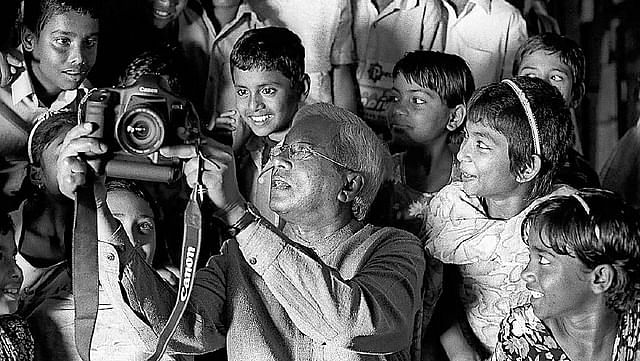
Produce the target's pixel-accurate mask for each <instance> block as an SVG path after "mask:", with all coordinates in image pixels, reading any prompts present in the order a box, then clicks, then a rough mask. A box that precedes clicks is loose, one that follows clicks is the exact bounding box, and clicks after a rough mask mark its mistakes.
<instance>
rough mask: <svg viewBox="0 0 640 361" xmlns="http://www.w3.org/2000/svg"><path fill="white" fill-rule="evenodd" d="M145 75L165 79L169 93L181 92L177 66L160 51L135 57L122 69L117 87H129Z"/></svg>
mask: <svg viewBox="0 0 640 361" xmlns="http://www.w3.org/2000/svg"><path fill="white" fill-rule="evenodd" d="M145 74H155V75H161V76H163V77H165V78H166V79H167V81H168V84H169V87H170V88H171V91H172V92H173V93H175V94H180V93H181V92H182V90H183V88H182V84H181V82H180V76H179V71H178V65H177V64H176V63H175V61H174V60H173V59H172V57H171V56H169V54H167V53H165V52H162V51H145V52H143V53H142V54H140V55H138V56H136V57H135V58H134V59H133V60H131V62H130V63H129V64H128V65H127V67H126V68H125V69H124V72H123V74H122V75H121V76H120V78H119V80H118V85H117V86H118V87H119V88H126V87H130V86H132V85H133V84H134V83H135V82H136V81H137V80H138V79H139V78H140V77H141V76H142V75H145Z"/></svg>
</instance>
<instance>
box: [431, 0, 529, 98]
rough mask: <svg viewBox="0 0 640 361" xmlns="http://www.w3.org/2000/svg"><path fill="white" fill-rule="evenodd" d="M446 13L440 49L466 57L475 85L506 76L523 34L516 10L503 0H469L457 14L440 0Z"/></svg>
mask: <svg viewBox="0 0 640 361" xmlns="http://www.w3.org/2000/svg"><path fill="white" fill-rule="evenodd" d="M443 4H444V6H445V8H446V9H447V13H448V24H447V38H446V45H445V49H444V52H445V53H449V54H456V55H459V56H460V57H462V58H463V59H464V60H466V62H467V64H468V65H469V68H471V73H472V74H473V78H474V80H475V85H476V87H480V86H482V85H486V84H489V83H492V82H496V81H499V80H501V79H502V78H506V77H510V76H511V72H512V70H513V59H514V56H515V52H516V50H518V47H520V45H521V44H522V43H523V42H524V41H525V40H526V38H527V24H526V22H525V21H524V19H523V18H522V15H521V14H520V11H518V9H516V8H515V7H513V6H512V5H511V4H509V3H508V2H507V1H505V0H469V2H467V4H466V5H465V7H464V9H462V11H461V12H460V16H458V15H456V11H455V10H454V8H453V7H452V6H451V5H450V4H449V3H448V1H446V0H444V1H443Z"/></svg>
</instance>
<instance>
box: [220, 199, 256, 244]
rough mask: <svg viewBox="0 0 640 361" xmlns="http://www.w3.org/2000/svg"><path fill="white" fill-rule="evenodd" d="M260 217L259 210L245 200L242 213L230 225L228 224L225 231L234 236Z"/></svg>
mask: <svg viewBox="0 0 640 361" xmlns="http://www.w3.org/2000/svg"><path fill="white" fill-rule="evenodd" d="M259 218H260V212H259V211H258V209H257V208H256V207H255V206H254V205H253V204H252V203H251V202H247V203H246V204H245V209H244V213H243V214H242V217H240V219H238V220H237V221H236V223H234V224H233V225H232V226H229V228H228V229H227V233H228V235H229V236H231V237H235V236H236V235H237V234H238V233H240V232H241V231H242V230H244V229H245V228H247V227H248V226H249V225H250V224H251V223H253V222H255V221H256V220H258V219H259Z"/></svg>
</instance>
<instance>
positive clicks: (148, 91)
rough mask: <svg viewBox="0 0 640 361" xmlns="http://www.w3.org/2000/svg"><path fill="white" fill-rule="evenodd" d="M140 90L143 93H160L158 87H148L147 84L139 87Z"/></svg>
mask: <svg viewBox="0 0 640 361" xmlns="http://www.w3.org/2000/svg"><path fill="white" fill-rule="evenodd" d="M138 90H139V91H140V92H141V93H153V94H157V93H158V89H156V88H147V87H146V86H141V87H140V88H138Z"/></svg>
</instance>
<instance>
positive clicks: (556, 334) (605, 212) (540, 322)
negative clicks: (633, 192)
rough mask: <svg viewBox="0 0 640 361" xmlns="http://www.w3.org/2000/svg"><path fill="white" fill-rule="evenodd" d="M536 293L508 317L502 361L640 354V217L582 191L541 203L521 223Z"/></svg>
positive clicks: (623, 358) (599, 194)
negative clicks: (639, 339) (639, 341)
mask: <svg viewBox="0 0 640 361" xmlns="http://www.w3.org/2000/svg"><path fill="white" fill-rule="evenodd" d="M522 238H523V239H524V240H525V242H526V243H527V244H528V246H529V251H530V257H529V264H528V265H527V267H526V268H525V269H524V270H523V271H522V279H523V280H524V281H525V282H526V285H527V288H528V289H529V290H531V293H532V295H533V297H532V299H531V303H528V304H526V305H524V306H521V307H518V308H515V309H513V310H512V311H511V314H510V315H509V316H508V317H507V318H506V319H505V320H504V321H503V322H502V325H501V326H500V333H499V335H498V344H497V346H496V351H495V354H494V356H495V359H496V360H523V361H527V360H538V359H544V360H558V361H559V360H585V361H586V360H599V361H614V360H615V361H631V360H638V359H640V350H639V348H640V347H639V344H638V338H639V337H640V334H639V333H640V302H639V300H640V268H639V266H640V217H639V216H638V213H637V212H636V211H635V210H634V209H633V208H631V207H630V206H629V205H626V204H624V203H623V202H622V200H620V199H619V198H618V197H617V196H615V195H614V194H613V193H611V192H608V191H603V190H599V189H583V190H581V191H579V192H577V193H574V194H572V195H570V196H559V197H552V198H550V199H547V200H545V201H544V202H542V203H539V204H538V205H536V206H535V207H534V208H533V209H532V210H531V212H530V213H529V214H528V215H527V217H526V218H525V220H524V222H523V225H522Z"/></svg>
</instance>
